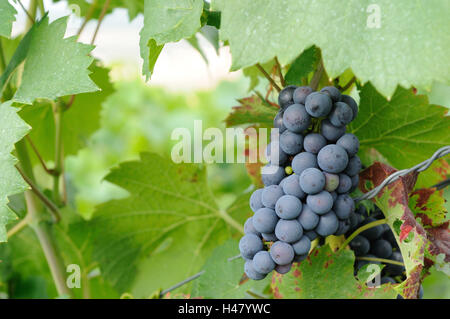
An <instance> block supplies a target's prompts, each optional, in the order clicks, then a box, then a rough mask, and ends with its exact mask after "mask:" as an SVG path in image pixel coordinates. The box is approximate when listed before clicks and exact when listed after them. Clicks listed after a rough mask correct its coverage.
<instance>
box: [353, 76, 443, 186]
mask: <svg viewBox="0 0 450 319" xmlns="http://www.w3.org/2000/svg"><path fill="white" fill-rule="evenodd" d="M360 97H361V99H360V105H359V112H358V116H357V117H356V119H355V120H354V122H352V123H351V124H350V126H349V131H350V132H352V133H353V134H356V135H357V136H358V138H359V140H360V144H361V148H360V154H361V157H362V159H363V162H364V163H365V164H366V165H367V164H371V162H370V161H369V160H367V158H368V157H370V153H371V151H372V148H374V149H375V150H376V151H378V152H379V153H380V154H381V155H382V156H383V157H385V158H386V159H387V160H388V161H389V163H390V164H391V165H392V166H394V167H396V168H398V169H403V168H409V167H412V166H414V165H416V164H417V163H419V162H421V161H424V160H426V159H428V158H429V157H430V156H431V155H432V154H433V153H434V152H435V151H436V150H437V149H439V148H440V147H442V146H445V145H448V144H450V130H449V129H448V128H449V126H450V117H448V116H445V115H446V113H447V111H448V109H446V108H444V107H441V106H437V105H430V104H428V101H427V98H426V96H423V95H414V94H413V93H412V92H411V91H410V90H405V89H402V88H398V90H397V91H396V92H395V94H394V96H393V97H392V99H391V100H390V101H387V100H386V99H385V98H384V97H383V96H382V95H380V94H379V93H378V92H377V91H376V90H375V88H374V87H373V86H372V85H370V84H367V85H365V86H364V87H362V89H361V92H360ZM367 166H368V165H367ZM427 186H431V185H427Z"/></svg>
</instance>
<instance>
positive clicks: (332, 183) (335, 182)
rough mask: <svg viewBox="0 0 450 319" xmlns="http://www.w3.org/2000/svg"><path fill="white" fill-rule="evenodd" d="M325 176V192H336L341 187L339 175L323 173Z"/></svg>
mask: <svg viewBox="0 0 450 319" xmlns="http://www.w3.org/2000/svg"><path fill="white" fill-rule="evenodd" d="M323 175H324V176H325V190H326V191H327V192H333V191H335V190H336V189H337V188H338V186H339V175H336V174H332V173H327V172H323Z"/></svg>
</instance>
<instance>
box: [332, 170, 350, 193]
mask: <svg viewBox="0 0 450 319" xmlns="http://www.w3.org/2000/svg"><path fill="white" fill-rule="evenodd" d="M351 188H352V179H351V178H350V177H349V176H348V175H346V174H339V186H338V188H337V189H336V192H337V193H338V194H343V193H348V192H349V191H350V189H351Z"/></svg>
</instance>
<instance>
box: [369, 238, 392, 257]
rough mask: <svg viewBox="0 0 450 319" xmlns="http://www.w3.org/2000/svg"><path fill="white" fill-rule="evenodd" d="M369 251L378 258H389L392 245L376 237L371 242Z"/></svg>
mask: <svg viewBox="0 0 450 319" xmlns="http://www.w3.org/2000/svg"><path fill="white" fill-rule="evenodd" d="M371 246H372V249H371V252H372V254H374V255H375V256H377V257H379V258H385V259H387V258H389V257H391V255H392V246H391V244H390V243H389V242H388V241H387V240H384V239H378V240H376V241H374V242H373V243H372V245H371Z"/></svg>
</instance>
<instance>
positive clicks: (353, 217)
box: [349, 212, 362, 230]
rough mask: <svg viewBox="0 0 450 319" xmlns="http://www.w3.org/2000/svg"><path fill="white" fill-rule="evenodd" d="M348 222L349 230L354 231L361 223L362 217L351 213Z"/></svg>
mask: <svg viewBox="0 0 450 319" xmlns="http://www.w3.org/2000/svg"><path fill="white" fill-rule="evenodd" d="M349 220H350V230H354V229H355V228H356V226H358V225H359V223H361V221H362V216H361V215H359V214H357V213H356V212H352V213H351V214H350V217H349Z"/></svg>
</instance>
